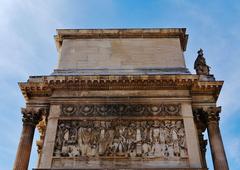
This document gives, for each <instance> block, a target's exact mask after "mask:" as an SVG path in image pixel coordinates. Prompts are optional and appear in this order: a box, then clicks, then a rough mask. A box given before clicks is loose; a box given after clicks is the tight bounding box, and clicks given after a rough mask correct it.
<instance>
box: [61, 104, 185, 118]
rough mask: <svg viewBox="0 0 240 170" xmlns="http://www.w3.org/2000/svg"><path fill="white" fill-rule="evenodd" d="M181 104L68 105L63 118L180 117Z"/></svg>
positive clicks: (64, 107)
mask: <svg viewBox="0 0 240 170" xmlns="http://www.w3.org/2000/svg"><path fill="white" fill-rule="evenodd" d="M180 112H181V105H180V104H82V105H77V104H68V105H62V112H61V116H179V115H180Z"/></svg>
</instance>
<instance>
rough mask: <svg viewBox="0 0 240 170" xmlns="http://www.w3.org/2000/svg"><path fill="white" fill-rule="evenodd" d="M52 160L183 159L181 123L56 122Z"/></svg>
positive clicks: (162, 121) (184, 150)
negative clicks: (64, 158) (54, 158)
mask: <svg viewBox="0 0 240 170" xmlns="http://www.w3.org/2000/svg"><path fill="white" fill-rule="evenodd" d="M53 156H54V157H70V158H71V157H72V158H73V157H80V158H81V157H83V158H86V157H87V158H92V159H98V158H114V159H117V158H121V159H123V158H127V159H133V160H134V159H156V158H157V159H160V160H161V159H162V160H180V159H186V158H187V157H188V155H187V147H186V139H185V130H184V125H183V121H182V120H148V121H145V120H141V121H136V120H135V121H133V120H124V121H123V120H112V121H102V120H95V121H89V120H85V121H84V120H81V121H80V120H71V121H70V120H60V121H59V123H58V129H57V135H56V140H55V148H54V154H53Z"/></svg>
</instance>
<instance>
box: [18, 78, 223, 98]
mask: <svg viewBox="0 0 240 170" xmlns="http://www.w3.org/2000/svg"><path fill="white" fill-rule="evenodd" d="M222 85H223V81H199V79H198V76H197V75H153V76H150V75H144V76H37V77H36V76H35V77H30V79H29V80H28V82H20V83H19V86H20V89H21V91H22V93H23V95H24V97H25V99H26V100H28V99H29V98H31V97H49V96H51V94H52V92H53V91H54V90H65V89H67V90H179V89H180V90H190V91H191V93H192V94H211V95H215V97H216V99H217V97H218V94H219V93H220V90H221V87H222Z"/></svg>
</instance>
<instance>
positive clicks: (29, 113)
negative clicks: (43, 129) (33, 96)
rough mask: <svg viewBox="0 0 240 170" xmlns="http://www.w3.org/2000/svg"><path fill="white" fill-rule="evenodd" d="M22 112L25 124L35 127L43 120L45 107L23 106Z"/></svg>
mask: <svg viewBox="0 0 240 170" xmlns="http://www.w3.org/2000/svg"><path fill="white" fill-rule="evenodd" d="M21 112H22V115H23V117H22V121H23V124H28V125H32V126H34V127H35V126H36V125H37V124H38V123H39V122H40V121H41V120H42V115H43V109H41V108H22V110H21Z"/></svg>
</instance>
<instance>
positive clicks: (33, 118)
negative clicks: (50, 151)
mask: <svg viewBox="0 0 240 170" xmlns="http://www.w3.org/2000/svg"><path fill="white" fill-rule="evenodd" d="M42 111H43V110H42V109H39V108H22V114H23V118H22V121H23V128H22V133H21V138H20V141H19V145H18V150H17V155H16V159H15V162H14V167H13V169H14V170H27V169H28V163H29V159H30V154H31V148H32V141H33V136H34V130H35V127H36V125H37V124H38V123H39V121H40V120H41V119H42Z"/></svg>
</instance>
